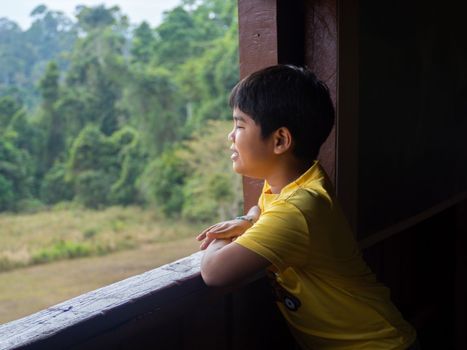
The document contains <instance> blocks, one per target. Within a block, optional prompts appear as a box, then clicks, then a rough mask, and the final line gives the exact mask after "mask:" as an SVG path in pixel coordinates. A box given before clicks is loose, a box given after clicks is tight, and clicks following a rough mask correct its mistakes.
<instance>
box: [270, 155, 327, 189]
mask: <svg viewBox="0 0 467 350" xmlns="http://www.w3.org/2000/svg"><path fill="white" fill-rule="evenodd" d="M323 180H324V174H323V172H322V170H321V167H320V165H319V161H318V160H315V161H314V162H313V165H312V166H311V167H310V168H309V169H308V170H307V171H306V172H304V173H303V174H302V175H301V176H300V177H299V178H297V179H296V180H295V181H292V182H291V183H289V184H288V185H286V186H284V188H282V190H281V192H280V193H279V194H273V193H271V186H270V185H269V184H268V183H267V181H265V182H264V188H263V193H264V194H266V195H275V196H284V195H287V194H289V193H291V192H293V191H295V190H297V189H298V188H303V187H304V188H311V189H316V190H317V191H319V190H321V189H322V190H324V188H323ZM319 192H321V191H319Z"/></svg>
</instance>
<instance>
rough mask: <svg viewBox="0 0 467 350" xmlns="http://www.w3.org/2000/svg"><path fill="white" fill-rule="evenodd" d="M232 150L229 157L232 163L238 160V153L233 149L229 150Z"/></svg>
mask: <svg viewBox="0 0 467 350" xmlns="http://www.w3.org/2000/svg"><path fill="white" fill-rule="evenodd" d="M231 150H232V155H231V156H230V159H232V161H234V162H235V161H236V160H237V159H238V152H237V151H236V150H234V149H231Z"/></svg>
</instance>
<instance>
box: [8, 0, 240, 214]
mask: <svg viewBox="0 0 467 350" xmlns="http://www.w3.org/2000/svg"><path fill="white" fill-rule="evenodd" d="M31 16H32V17H33V23H32V25H31V27H30V28H29V29H27V30H24V31H23V30H22V29H21V28H20V27H19V26H18V25H17V24H16V23H15V22H12V21H10V20H8V19H5V18H2V19H0V212H5V213H31V212H37V211H42V210H48V209H50V208H54V207H61V208H68V207H70V208H73V207H81V208H89V209H99V210H101V209H105V208H108V207H111V206H130V205H131V206H135V205H136V206H141V207H150V208H157V209H158V210H159V211H160V212H162V213H163V214H164V215H166V216H167V217H172V218H178V217H180V218H183V219H186V220H189V221H198V222H205V221H211V220H215V219H222V218H225V217H231V216H234V215H236V214H237V213H238V212H239V210H240V207H241V188H240V182H239V178H238V176H236V175H235V174H234V173H233V172H232V171H231V163H230V159H229V153H228V152H229V151H228V142H227V137H226V136H227V132H228V129H229V127H230V124H231V123H230V119H231V111H230V109H229V107H228V94H229V92H230V89H231V88H232V87H233V86H234V84H235V83H236V82H237V80H238V37H237V26H238V23H237V14H236V4H235V2H234V1H233V0H227V1H221V0H203V1H196V0H181V2H180V5H179V6H177V7H175V8H173V9H172V10H170V11H168V12H166V13H165V15H164V17H163V21H162V22H161V24H160V25H158V26H157V27H155V28H152V27H151V26H150V25H148V24H147V23H145V22H143V23H140V24H137V25H131V24H130V22H129V19H128V17H127V16H126V15H125V14H124V13H122V12H121V10H120V9H119V8H118V7H117V6H115V7H111V8H106V7H105V6H103V5H102V6H97V7H87V6H78V7H77V8H76V16H75V18H68V17H67V16H65V15H64V14H62V13H61V12H58V11H54V10H53V9H48V8H47V7H46V6H44V5H39V6H37V7H36V8H35V9H34V10H33V11H32V12H31Z"/></svg>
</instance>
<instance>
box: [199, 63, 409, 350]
mask: <svg viewBox="0 0 467 350" xmlns="http://www.w3.org/2000/svg"><path fill="white" fill-rule="evenodd" d="M230 105H231V107H232V108H233V119H234V128H233V130H232V131H231V133H230V134H229V136H228V137H229V140H230V141H231V142H232V147H231V150H232V156H231V159H232V162H233V169H234V171H236V172H237V173H239V174H242V175H245V176H248V177H252V178H259V179H264V180H265V183H264V187H263V192H262V195H261V197H260V199H259V203H258V206H254V207H253V208H251V209H250V210H249V212H248V214H247V215H245V216H242V217H238V218H236V219H234V220H230V221H226V222H221V223H219V224H215V225H213V226H211V227H209V228H207V229H206V230H204V231H203V232H202V233H201V234H200V235H199V236H198V237H197V239H198V240H203V242H202V244H201V249H206V248H207V249H206V252H205V255H204V257H203V259H202V262H201V275H202V277H203V279H204V281H205V283H206V284H207V285H209V286H225V285H229V284H233V283H235V282H238V281H241V280H243V279H245V278H247V277H249V276H250V275H252V274H255V273H256V272H258V271H260V270H262V269H267V271H268V276H270V277H271V278H272V279H273V280H274V285H275V292H276V293H275V294H276V297H277V304H278V306H279V309H280V311H281V312H282V314H283V315H284V317H285V318H286V320H287V322H288V324H289V326H290V329H291V331H292V333H293V335H294V337H295V339H296V340H297V342H298V344H299V345H300V347H301V348H303V349H362V350H363V349H368V350H379V349H381V350H383V349H408V348H410V347H411V346H412V345H411V344H413V343H414V341H415V331H414V329H413V328H412V327H411V326H410V325H409V324H408V323H407V322H406V321H404V319H403V318H402V316H401V314H400V313H399V312H398V310H397V309H396V308H395V307H394V306H393V304H392V303H391V301H390V299H389V293H388V290H387V288H385V287H384V286H382V285H381V284H379V283H378V282H377V281H376V280H375V277H374V275H373V274H372V273H371V271H370V270H369V268H368V266H367V265H366V264H365V263H364V261H363V260H362V258H361V255H360V253H359V250H358V247H357V244H356V242H355V240H354V237H353V235H352V233H351V231H350V229H349V227H348V225H347V223H346V220H345V219H344V215H343V213H342V212H341V210H340V208H339V205H338V203H337V202H336V200H335V198H334V196H333V194H332V190H331V185H330V183H329V181H328V180H327V177H326V175H325V173H324V170H323V169H322V168H321V167H320V165H319V163H318V161H316V160H315V159H316V158H317V155H318V152H319V148H320V146H321V145H322V143H323V142H324V141H325V140H326V138H327V136H328V135H329V132H330V131H331V128H332V125H333V123H334V108H333V105H332V101H331V98H330V96H329V92H328V89H327V87H326V86H325V85H324V84H323V83H322V82H320V81H319V80H317V79H316V77H315V75H314V74H313V73H311V72H310V71H308V70H306V69H303V68H299V67H295V66H289V65H278V66H273V67H269V68H266V69H263V70H260V71H258V72H256V73H253V74H252V75H250V76H248V77H246V78H245V79H243V80H242V81H240V82H239V83H238V84H237V86H235V87H234V89H233V90H232V93H231V96H230Z"/></svg>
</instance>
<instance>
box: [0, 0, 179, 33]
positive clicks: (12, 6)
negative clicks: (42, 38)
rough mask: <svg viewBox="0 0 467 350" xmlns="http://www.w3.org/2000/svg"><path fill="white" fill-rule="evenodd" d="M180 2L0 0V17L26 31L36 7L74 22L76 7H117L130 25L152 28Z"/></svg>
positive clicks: (142, 0) (139, 0) (174, 0)
mask: <svg viewBox="0 0 467 350" xmlns="http://www.w3.org/2000/svg"><path fill="white" fill-rule="evenodd" d="M180 2H181V0H0V17H7V18H8V19H10V20H12V21H15V22H16V23H18V25H19V26H20V27H21V29H23V30H26V29H28V28H29V26H30V24H31V18H30V17H29V14H30V13H31V12H32V10H34V9H35V8H36V6H38V5H41V4H43V5H45V6H47V8H48V9H49V10H54V11H62V12H64V13H65V14H66V15H67V16H68V17H70V18H72V19H73V20H74V15H73V14H74V10H75V7H76V6H77V5H86V6H95V5H100V4H104V5H105V6H106V7H112V6H115V5H117V6H118V7H120V10H121V12H122V13H123V14H125V15H127V16H128V17H129V18H130V22H131V23H140V22H142V21H146V22H148V23H149V24H150V25H151V26H152V27H154V26H156V25H158V24H159V23H160V21H161V20H162V12H164V11H165V10H170V9H172V8H174V7H175V6H177V5H178V4H180Z"/></svg>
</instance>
